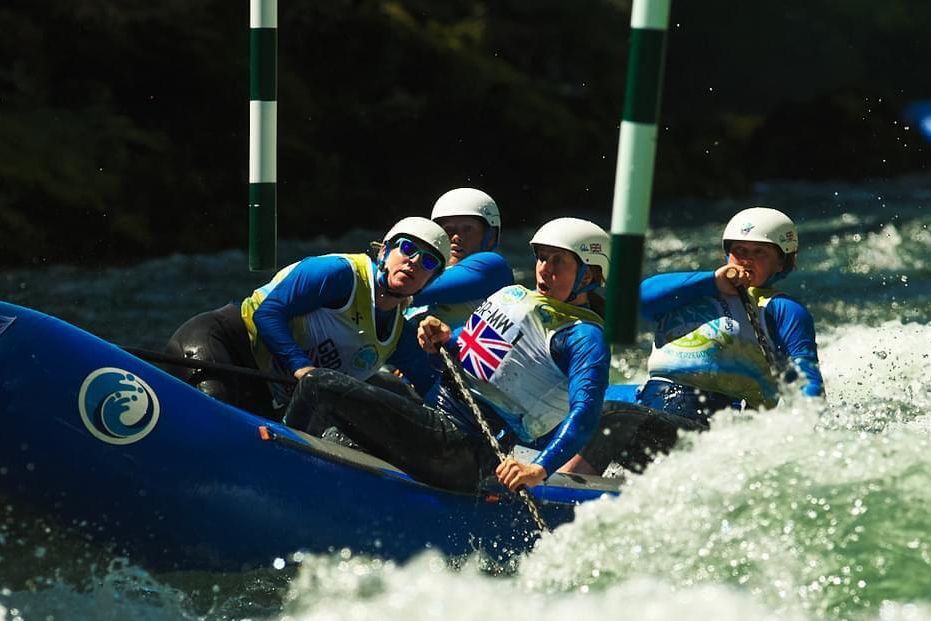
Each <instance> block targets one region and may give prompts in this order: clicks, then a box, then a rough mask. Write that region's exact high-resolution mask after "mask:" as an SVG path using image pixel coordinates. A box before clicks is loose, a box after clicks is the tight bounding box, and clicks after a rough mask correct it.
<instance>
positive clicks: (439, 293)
mask: <svg viewBox="0 0 931 621" xmlns="http://www.w3.org/2000/svg"><path fill="white" fill-rule="evenodd" d="M513 284H514V274H513V273H512V272H511V267H510V266H509V265H508V264H507V261H505V260H504V257H502V256H501V255H500V254H498V253H496V252H476V253H475V254H471V255H469V256H467V257H465V258H464V259H462V260H461V261H459V262H458V263H456V264H455V265H453V266H451V267H449V268H447V269H446V270H444V271H443V273H442V274H440V276H439V277H438V278H437V279H436V280H434V281H433V282H431V283H430V284H429V285H428V286H427V287H426V288H425V289H424V290H423V291H421V292H420V293H418V294H417V295H416V296H414V301H413V304H412V306H429V305H431V304H458V303H460V302H467V301H470V300H483V299H485V298H487V297H488V296H489V295H491V294H492V293H494V292H495V291H497V290H498V289H502V288H504V287H507V286H508V285H513Z"/></svg>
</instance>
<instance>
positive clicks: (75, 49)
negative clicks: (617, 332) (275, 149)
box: [0, 0, 931, 265]
mask: <svg viewBox="0 0 931 621" xmlns="http://www.w3.org/2000/svg"><path fill="white" fill-rule="evenodd" d="M629 19H630V3H629V2H626V1H621V0H617V1H609V0H572V1H569V0H499V1H494V2H491V1H478V0H475V1H464V0H444V1H443V2H437V1H436V0H394V1H386V0H357V1H350V0H318V1H308V0H304V1H298V0H294V1H289V2H280V3H279V156H278V158H279V159H278V166H279V188H278V200H279V231H280V235H281V236H282V237H309V236H313V235H317V234H326V235H332V234H338V233H340V232H342V231H344V230H346V229H349V228H355V227H359V226H367V227H370V228H381V227H386V226H388V225H389V224H390V223H391V221H392V220H393V219H396V218H397V217H398V216H400V215H402V214H403V215H408V214H414V213H420V214H426V213H428V211H429V209H430V206H431V205H432V202H433V200H434V199H435V198H436V197H437V196H438V195H439V194H441V193H442V192H443V191H445V190H446V189H449V188H450V187H455V186H459V185H474V186H477V187H481V188H484V189H486V190H487V191H489V192H490V193H491V194H492V195H493V196H495V198H496V199H497V200H498V202H499V203H500V205H501V206H502V209H503V210H504V211H505V221H506V224H507V223H508V222H510V223H513V224H516V223H520V224H524V225H534V224H537V223H539V222H542V221H543V220H544V219H545V218H546V217H549V216H552V215H556V214H559V215H565V214H567V213H580V214H589V215H591V214H598V215H599V216H600V217H601V218H602V220H603V221H606V220H607V218H608V213H609V211H610V205H611V198H612V194H613V186H614V166H615V163H616V149H617V127H618V122H619V117H620V111H621V109H622V102H623V90H624V73H625V68H626V54H627V41H628V34H629ZM248 26H249V24H248V2H247V1H246V0H241V1H238V2H233V1H231V0H160V1H159V2H157V3H153V2H151V1H150V0H82V1H81V2H73V1H71V0H44V1H43V0H39V1H36V0H6V1H5V2H4V3H3V4H2V6H0V32H2V33H3V36H2V37H0V264H7V265H9V264H42V263H45V262H72V263H82V264H95V263H103V262H113V261H132V260H136V259H139V258H141V257H144V256H149V255H154V254H166V253H170V252H200V251H214V250H218V249H221V248H230V247H240V248H243V247H244V246H245V243H246V238H247V231H246V227H247V219H246V198H247V191H246V189H247V177H248V175H247V156H248ZM929 26H931V3H927V2H925V1H923V0H897V1H896V0H892V1H889V2H883V3H876V2H867V1H865V0H863V1H861V0H805V1H802V0H797V1H789V2H779V3H762V2H760V3H758V2H745V3H735V2H729V1H727V0H708V1H704V2H694V1H692V0H674V2H673V13H672V19H671V25H670V32H669V46H668V56H667V65H666V75H665V80H664V93H663V106H662V114H661V123H660V125H661V133H660V141H659V150H658V162H657V173H656V182H655V196H656V197H657V198H658V199H660V200H659V208H658V209H655V210H654V211H655V212H656V213H657V214H658V215H662V209H663V205H669V204H674V200H672V199H675V198H677V197H685V196H688V197H697V198H701V197H722V196H734V197H740V196H742V195H744V194H746V193H747V192H749V191H750V189H751V186H752V183H753V182H754V181H757V180H764V179H772V178H793V179H816V180H823V179H835V178H836V179H852V178H870V177H888V176H894V175H898V174H901V173H906V172H913V171H922V170H925V168H926V166H927V162H928V147H927V145H925V144H922V143H921V141H920V139H919V137H918V134H917V132H916V131H915V129H914V128H911V129H906V128H905V127H906V125H907V123H905V122H903V120H902V118H901V109H902V106H903V105H904V104H905V103H907V102H909V101H912V100H916V99H923V98H931V72H929V71H928V70H927V61H928V60H929V58H931V37H929V36H928V35H927V30H928V27H929Z"/></svg>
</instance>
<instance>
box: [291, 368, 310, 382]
mask: <svg viewBox="0 0 931 621" xmlns="http://www.w3.org/2000/svg"><path fill="white" fill-rule="evenodd" d="M314 368H315V367H301V368H300V369H298V370H297V371H295V372H294V379H298V380H299V379H301V378H302V377H304V376H305V375H307V374H308V373H310V372H311V371H313V370H314Z"/></svg>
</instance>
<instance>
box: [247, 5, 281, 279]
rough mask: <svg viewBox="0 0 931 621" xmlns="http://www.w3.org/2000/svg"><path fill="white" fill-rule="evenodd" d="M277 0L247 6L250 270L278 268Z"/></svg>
mask: <svg viewBox="0 0 931 621" xmlns="http://www.w3.org/2000/svg"><path fill="white" fill-rule="evenodd" d="M277 134H278V0H250V3H249V269H250V270H253V271H259V270H272V269H275V267H276V262H277V258H276V243H277V236H278V223H277V201H278V189H277V184H278V160H277V148H278V135H277Z"/></svg>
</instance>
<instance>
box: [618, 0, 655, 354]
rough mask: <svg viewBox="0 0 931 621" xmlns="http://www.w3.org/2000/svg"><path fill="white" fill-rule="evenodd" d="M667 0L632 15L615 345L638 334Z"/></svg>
mask: <svg viewBox="0 0 931 621" xmlns="http://www.w3.org/2000/svg"><path fill="white" fill-rule="evenodd" d="M669 3H670V0H634V4H633V8H632V11H631V15H630V51H629V54H628V58H627V85H626V91H625V94H624V117H623V119H622V121H621V133H620V140H619V142H618V149H617V176H616V177H615V181H614V205H613V209H612V213H611V269H610V273H611V278H610V280H609V282H608V289H607V300H606V303H607V306H606V312H605V328H606V329H605V336H606V338H607V340H608V342H609V343H611V344H612V345H633V344H635V343H636V339H637V316H638V314H639V313H638V310H639V306H640V277H641V272H642V270H643V248H644V236H645V235H646V230H647V224H648V223H649V220H650V194H651V192H652V189H653V165H654V162H655V160H656V137H657V130H656V120H657V117H658V116H659V102H660V91H661V87H662V82H663V62H664V57H665V53H666V29H667V27H668V24H669Z"/></svg>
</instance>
